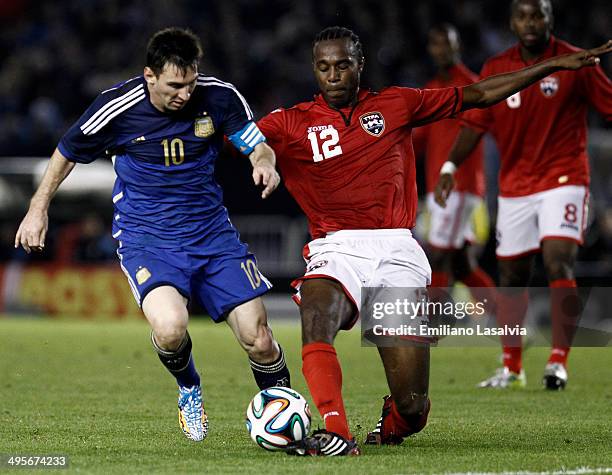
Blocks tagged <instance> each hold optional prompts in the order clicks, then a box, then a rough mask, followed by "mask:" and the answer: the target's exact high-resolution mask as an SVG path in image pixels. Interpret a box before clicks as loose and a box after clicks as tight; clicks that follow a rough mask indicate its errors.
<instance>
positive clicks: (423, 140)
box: [413, 63, 485, 196]
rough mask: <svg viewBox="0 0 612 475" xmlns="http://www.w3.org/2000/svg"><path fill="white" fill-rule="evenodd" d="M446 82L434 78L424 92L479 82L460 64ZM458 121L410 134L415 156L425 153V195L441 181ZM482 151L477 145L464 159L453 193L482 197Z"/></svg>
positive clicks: (444, 122)
mask: <svg viewBox="0 0 612 475" xmlns="http://www.w3.org/2000/svg"><path fill="white" fill-rule="evenodd" d="M448 72H449V78H448V79H444V78H442V77H441V76H436V77H435V78H434V79H432V80H431V81H429V82H428V83H427V84H426V85H425V87H426V88H427V89H438V88H444V87H451V86H467V85H469V84H472V83H474V82H476V81H478V76H477V75H476V74H474V73H473V72H472V71H470V70H469V69H468V68H466V67H465V66H464V65H463V64H461V63H459V64H456V65H455V66H453V67H452V68H450V69H449V71H448ZM460 127H461V121H459V120H458V119H445V120H440V121H438V122H434V123H432V124H429V125H426V126H424V127H418V128H416V129H414V132H413V142H414V149H415V152H416V153H417V154H418V153H420V152H421V151H424V152H425V182H426V185H427V193H433V192H434V190H435V188H436V183H437V182H438V178H439V177H440V168H442V165H443V164H444V162H446V161H447V160H448V155H449V152H450V151H451V148H453V144H454V143H455V139H456V138H457V135H458V134H459V129H460ZM483 148H484V145H483V143H482V142H479V143H478V145H477V146H476V148H475V149H474V150H473V151H472V153H470V155H469V156H468V157H467V158H466V160H465V162H463V163H462V164H461V167H459V169H458V170H457V172H456V173H455V176H454V179H455V190H457V191H464V192H467V193H472V194H474V195H478V196H484V194H485V176H484V168H483V161H482V160H483V158H482V157H483Z"/></svg>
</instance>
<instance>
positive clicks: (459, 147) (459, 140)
mask: <svg viewBox="0 0 612 475" xmlns="http://www.w3.org/2000/svg"><path fill="white" fill-rule="evenodd" d="M481 137H482V132H480V131H478V130H476V129H473V128H471V127H461V128H460V129H459V133H458V134H457V137H456V138H455V143H454V144H453V148H451V151H450V153H449V155H448V159H449V160H450V161H451V162H453V163H454V164H455V165H456V166H457V167H458V166H460V165H461V164H462V163H463V162H464V161H465V159H466V158H467V157H468V156H469V155H470V153H472V151H473V150H474V149H475V148H476V146H477V145H478V142H480V138H481Z"/></svg>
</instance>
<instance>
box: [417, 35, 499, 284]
mask: <svg viewBox="0 0 612 475" xmlns="http://www.w3.org/2000/svg"><path fill="white" fill-rule="evenodd" d="M427 50H428V52H429V55H430V56H431V58H432V59H433V61H434V63H435V64H436V66H437V67H438V73H437V74H436V76H435V77H434V78H433V79H432V80H431V81H429V82H428V83H427V84H425V89H439V88H445V87H453V86H467V85H468V84H472V83H473V82H476V81H477V80H478V76H476V75H475V74H474V73H473V72H472V71H470V70H469V69H468V68H467V67H466V66H465V65H464V64H463V63H462V62H461V58H460V42H459V33H458V32H457V30H456V28H455V27H454V26H452V25H450V24H440V25H436V26H433V27H432V28H430V30H429V34H428V44H427ZM459 128H460V121H459V120H458V119H445V120H440V121H437V122H432V123H430V124H428V125H426V126H423V127H417V128H416V129H414V130H413V144H414V150H415V153H417V154H419V152H424V155H425V177H426V185H427V210H428V211H429V216H430V226H429V233H428V236H427V244H428V246H427V256H428V257H429V262H430V264H431V270H432V272H431V286H432V287H448V285H449V283H450V282H449V281H450V280H451V279H452V280H459V281H462V282H463V283H464V284H465V285H467V286H468V287H472V288H483V287H494V286H495V284H494V282H493V280H492V279H491V277H489V275H487V273H486V272H484V271H483V270H482V269H480V268H479V267H478V264H477V263H476V260H475V258H474V256H473V255H472V253H471V252H470V241H473V240H474V235H473V231H472V224H471V223H472V215H473V212H474V210H475V209H476V208H477V207H478V206H479V205H481V204H482V198H483V196H484V193H485V177H484V170H483V163H482V156H483V145H482V144H479V145H478V146H477V147H475V149H474V150H473V151H472V152H471V153H470V156H469V157H468V158H467V160H466V162H465V164H464V166H462V167H461V170H459V171H458V172H457V174H456V177H455V179H456V181H457V186H456V187H455V189H454V190H453V192H452V193H451V194H450V196H449V198H448V202H447V204H446V207H445V208H442V207H441V206H440V205H438V204H437V203H436V202H435V201H434V189H435V186H436V183H437V181H438V177H439V176H440V169H441V168H442V165H443V164H444V162H446V160H447V159H448V153H449V152H450V149H451V148H452V146H453V143H454V142H455V138H456V137H457V134H458V133H459Z"/></svg>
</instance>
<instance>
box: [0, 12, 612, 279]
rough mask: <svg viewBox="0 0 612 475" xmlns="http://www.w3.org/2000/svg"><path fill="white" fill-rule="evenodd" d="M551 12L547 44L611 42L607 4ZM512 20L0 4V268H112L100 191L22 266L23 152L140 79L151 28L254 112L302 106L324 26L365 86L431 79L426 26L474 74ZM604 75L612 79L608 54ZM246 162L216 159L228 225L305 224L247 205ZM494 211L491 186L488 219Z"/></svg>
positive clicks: (603, 201)
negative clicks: (352, 35)
mask: <svg viewBox="0 0 612 475" xmlns="http://www.w3.org/2000/svg"><path fill="white" fill-rule="evenodd" d="M553 7H554V13H555V34H556V35H557V36H559V37H561V38H563V39H565V40H567V41H570V42H571V43H573V44H576V45H578V46H581V47H585V48H588V47H594V46H597V45H599V44H601V43H603V42H604V41H605V40H607V39H608V38H610V37H612V3H611V2H610V0H583V1H580V2H578V1H576V0H553ZM509 13H510V0H501V1H500V0H431V1H425V0H423V1H400V0H378V1H375V0H350V1H349V0H346V1H320V2H315V1H312V0H297V1H296V0H291V1H289V0H266V1H263V0H236V1H230V0H225V1H222V0H219V1H203V0H183V1H171V0H56V1H50V0H38V1H34V0H0V210H1V211H0V213H1V214H0V216H1V218H0V244H1V245H0V260H5V261H7V260H9V259H35V260H53V259H61V260H65V261H68V262H70V261H74V262H96V261H105V260H113V259H114V247H115V246H114V243H113V241H112V239H111V238H110V231H109V225H110V216H111V203H110V197H109V196H102V197H101V196H99V195H87V194H85V195H83V196H78V198H75V196H74V195H72V196H70V197H61V196H60V197H58V201H57V203H55V204H54V207H53V208H52V215H51V216H52V227H51V230H50V243H51V244H50V246H49V248H50V249H48V251H47V252H46V253H45V254H44V255H42V256H30V257H27V256H25V255H24V254H23V253H21V252H16V251H14V250H13V248H12V241H13V237H14V232H15V229H16V227H17V225H18V221H19V219H20V218H21V216H22V215H23V213H24V211H25V210H26V208H27V202H28V199H29V196H30V195H31V193H32V191H33V190H34V186H35V180H33V178H32V177H33V175H34V174H33V172H32V166H33V165H31V163H34V162H30V161H29V160H28V159H26V158H24V157H48V156H49V155H50V153H51V152H52V150H53V148H54V147H55V145H56V143H57V141H58V139H59V138H60V137H61V134H62V133H63V132H64V131H65V130H66V128H67V127H68V126H69V125H70V124H71V123H72V122H73V121H74V120H75V119H76V118H77V117H78V116H79V115H80V114H81V113H82V112H83V110H84V109H85V108H86V106H87V105H88V104H89V103H90V102H91V101H92V99H93V98H94V97H95V95H96V94H97V93H98V92H99V91H101V90H103V89H106V88H108V87H109V86H111V85H113V84H115V83H117V82H119V81H121V80H124V79H126V78H129V77H133V76H135V75H138V74H141V72H142V67H143V61H144V52H145V45H146V41H147V39H148V38H149V37H150V35H151V34H152V33H154V32H155V31H156V30H158V29H160V28H163V27H166V26H170V25H178V26H187V27H189V28H191V29H192V30H193V31H194V32H195V33H197V34H198V35H199V36H200V37H201V39H202V43H203V46H204V50H205V57H204V61H203V64H202V66H201V70H202V71H203V72H205V73H207V74H211V75H214V76H218V77H220V78H222V79H223V80H226V81H230V82H232V83H234V84H235V85H236V86H237V87H238V88H239V89H240V91H241V92H242V93H243V94H244V96H245V97H246V98H247V99H248V101H249V102H250V104H251V106H252V108H253V110H254V112H255V115H256V116H261V115H263V114H265V113H268V112H269V111H271V110H273V109H275V108H277V107H279V106H288V105H292V104H294V103H296V102H299V101H302V100H309V99H310V98H311V97H312V95H313V93H314V92H315V91H316V85H315V82H314V80H313V79H312V74H311V66H310V55H311V42H312V38H313V36H314V35H315V34H316V33H317V32H318V31H319V30H321V29H322V28H324V27H326V26H330V25H335V24H339V25H343V26H348V27H350V28H352V29H353V30H354V31H355V32H356V33H358V34H359V35H360V37H361V40H362V43H363V45H364V52H365V56H366V69H365V74H364V77H363V81H362V84H363V86H365V87H371V88H374V89H379V88H382V87H385V86H387V85H392V84H397V85H404V86H413V87H418V86H421V85H423V84H424V83H425V82H426V81H427V80H428V79H429V78H430V77H431V75H432V74H433V73H434V68H433V64H432V62H431V61H430V59H429V58H428V56H427V53H426V48H425V44H426V39H427V30H428V28H429V26H431V25H432V24H434V23H438V22H442V21H445V22H451V23H453V24H454V25H456V26H457V28H458V30H459V32H460V34H461V37H462V42H463V60H464V62H465V63H466V64H467V65H468V66H469V67H470V68H471V69H472V70H474V71H476V72H477V71H479V70H480V67H481V66H482V64H483V62H484V60H485V59H486V58H487V57H489V56H491V55H493V54H495V53H498V52H500V51H502V50H503V49H505V48H507V47H509V46H510V45H512V44H513V43H514V37H513V35H512V33H511V32H510V29H509V27H508V19H509ZM603 66H604V68H605V69H606V71H607V73H608V75H611V73H612V55H608V57H606V58H605V59H604V61H603ZM590 126H591V128H592V129H593V131H594V137H596V138H597V143H598V148H597V150H595V151H594V153H595V155H596V156H597V157H596V158H597V163H596V164H593V166H594V168H595V170H596V173H594V175H596V180H595V181H594V188H595V190H594V196H595V197H596V201H595V203H594V206H592V209H594V210H595V212H594V213H592V218H591V228H590V234H589V238H588V241H587V246H586V249H585V250H583V251H582V255H581V258H582V259H583V260H584V261H586V262H596V263H598V264H597V265H598V266H601V263H602V262H603V263H607V264H605V265H604V266H603V267H600V268H598V270H596V271H595V270H593V269H595V267H594V266H593V265H592V264H589V265H588V267H589V269H591V271H592V272H595V274H597V275H599V276H600V277H606V276H608V277H609V275H608V272H609V270H610V268H612V267H610V265H611V263H612V172H611V170H610V165H607V164H606V163H607V162H606V160H605V159H606V157H605V156H603V155H605V154H608V156H607V158H608V159H610V158H612V157H610V150H611V148H612V147H611V146H610V141H611V140H612V138H611V133H612V132H611V131H610V128H609V127H610V126H609V125H607V124H605V122H604V121H603V120H602V119H601V118H600V117H598V116H597V115H595V114H594V115H593V116H592V117H591V118H590ZM487 150H488V154H487V168H488V174H489V177H490V180H489V182H490V183H491V184H492V185H493V184H494V182H495V173H496V169H497V166H496V164H495V158H496V153H495V150H494V147H492V146H491V144H490V143H489V144H488V148H487ZM15 157H18V158H15ZM246 162H247V161H246V160H244V161H240V160H239V159H236V158H231V157H226V158H224V159H223V160H221V161H220V163H219V170H218V175H219V181H220V182H221V184H222V185H223V186H224V187H225V189H226V192H225V193H226V202H227V205H228V208H229V209H230V212H231V213H232V215H234V216H237V217H238V219H237V221H240V217H241V216H242V217H243V218H244V219H245V220H247V221H248V220H249V215H254V214H256V215H262V214H269V215H274V216H279V215H280V216H285V217H287V218H288V219H292V220H297V222H298V223H301V221H299V219H300V218H299V217H300V212H299V210H298V209H297V207H296V206H295V204H294V203H293V201H292V200H291V198H290V197H289V196H288V195H287V194H286V192H284V191H282V190H281V191H279V192H278V193H276V195H275V196H274V197H273V198H272V199H270V200H269V201H268V202H265V203H262V202H261V200H259V199H258V198H257V196H258V193H257V190H254V189H252V187H249V186H248V185H249V180H250V176H249V170H248V164H247V163H246ZM608 162H609V160H608ZM597 167H603V169H602V168H597ZM494 202H495V186H492V187H491V192H490V196H489V203H490V207H491V210H492V212H493V214H494V208H495V203H494ZM75 219H76V222H75ZM255 222H256V217H254V216H250V221H248V222H247V223H246V224H245V226H246V234H247V236H245V239H247V240H248V239H249V236H248V234H249V233H251V234H254V233H256V232H257V231H256V230H257V229H259V228H257V225H256V224H254V223H255ZM291 222H292V223H293V222H294V221H291ZM249 223H250V224H249ZM281 223H282V221H281ZM249 226H251V227H249ZM281 226H282V227H286V224H281ZM251 229H255V231H252V232H251V231H249V230H251ZM299 229H303V228H299ZM243 232H245V231H243ZM292 239H298V241H301V242H298V243H297V245H296V249H297V250H298V251H297V252H299V249H300V248H301V246H302V245H303V244H304V241H305V240H306V239H307V236H306V235H304V234H302V235H301V234H300V232H294V233H293V235H292ZM53 243H56V244H55V245H53ZM483 245H484V247H485V254H484V259H485V261H487V262H486V263H485V267H487V266H488V267H489V268H490V269H489V270H491V271H493V272H494V269H493V267H494V265H495V264H494V256H493V254H492V249H493V244H492V240H489V242H488V244H486V243H483ZM256 251H257V249H256ZM287 252H289V253H291V252H293V249H291V250H287ZM295 257H296V259H298V260H299V255H297V256H295ZM292 269H293V268H292ZM294 270H295V269H293V270H291V271H290V272H293V271H294ZM264 271H265V268H264ZM288 272H289V271H288Z"/></svg>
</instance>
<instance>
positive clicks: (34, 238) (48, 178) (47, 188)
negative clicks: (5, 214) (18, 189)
mask: <svg viewBox="0 0 612 475" xmlns="http://www.w3.org/2000/svg"><path fill="white" fill-rule="evenodd" d="M74 165H75V164H74V162H70V161H68V159H66V157H64V156H63V155H62V154H61V153H60V151H59V150H58V149H55V151H54V152H53V155H52V156H51V159H50V160H49V164H48V165H47V169H46V170H45V174H44V175H43V178H42V180H41V182H40V185H39V186H38V189H37V190H36V193H34V196H33V197H32V199H31V200H30V208H29V209H28V212H27V214H26V215H25V217H24V218H23V220H22V221H21V224H20V225H19V229H18V230H17V234H16V235H15V247H16V248H17V247H19V246H20V245H21V246H22V247H23V248H24V249H25V250H26V252H27V253H28V254H29V253H30V252H31V251H42V250H43V249H44V247H45V237H46V235H47V228H48V225H49V217H48V215H47V211H48V209H49V204H50V203H51V199H52V198H53V195H54V194H55V192H56V191H57V189H58V188H59V186H60V184H61V183H62V181H64V179H65V178H66V177H67V176H68V174H69V173H70V172H71V171H72V169H73V168H74Z"/></svg>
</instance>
